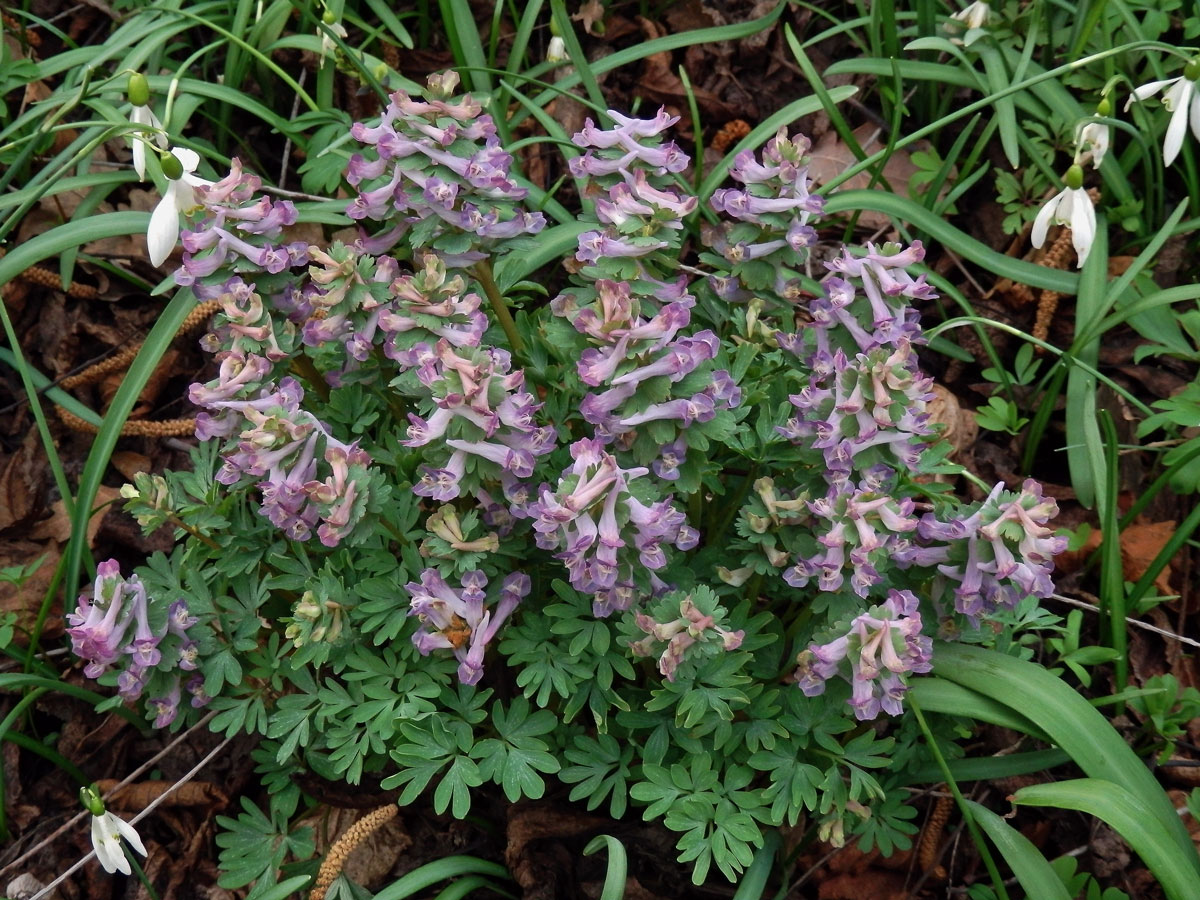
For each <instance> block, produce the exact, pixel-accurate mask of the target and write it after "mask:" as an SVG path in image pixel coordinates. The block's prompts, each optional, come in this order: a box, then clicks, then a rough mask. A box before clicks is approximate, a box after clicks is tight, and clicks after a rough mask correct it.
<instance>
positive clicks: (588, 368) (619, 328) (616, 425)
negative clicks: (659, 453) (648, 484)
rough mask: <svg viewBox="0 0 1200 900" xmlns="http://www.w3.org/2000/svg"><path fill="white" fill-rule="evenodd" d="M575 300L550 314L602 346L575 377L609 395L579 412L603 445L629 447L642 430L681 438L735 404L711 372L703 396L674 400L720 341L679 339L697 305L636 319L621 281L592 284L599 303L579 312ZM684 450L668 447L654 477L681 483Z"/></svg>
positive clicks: (686, 299)
mask: <svg viewBox="0 0 1200 900" xmlns="http://www.w3.org/2000/svg"><path fill="white" fill-rule="evenodd" d="M574 300H575V298H574V297H573V296H572V295H570V294H563V295H561V296H559V297H558V298H556V300H555V301H554V304H553V307H552V309H553V310H554V312H555V313H556V314H558V315H561V316H564V317H567V318H569V319H570V320H571V324H572V325H573V326H574V327H575V329H576V331H578V332H580V333H581V334H583V335H585V336H587V338H588V339H589V341H590V342H591V343H593V344H598V345H599V346H598V347H590V348H589V349H587V350H585V351H584V352H583V354H582V355H581V356H580V358H579V362H578V364H577V370H578V372H579V377H580V378H581V379H582V380H583V382H584V384H586V385H588V386H589V387H602V386H603V387H606V388H607V389H606V390H604V391H601V392H600V393H594V394H593V393H589V394H588V395H587V396H586V397H584V399H583V401H582V403H581V404H580V407H579V409H580V413H581V414H582V415H583V418H584V419H585V420H586V421H587V422H589V423H590V424H592V425H594V426H595V427H596V434H597V435H598V436H600V437H602V438H603V439H604V440H606V441H612V440H614V439H615V440H617V441H618V443H624V444H626V445H627V444H628V443H630V441H629V440H628V437H631V436H632V434H631V433H632V432H634V430H635V429H637V427H638V426H639V425H644V424H645V423H647V422H659V421H669V422H673V423H674V424H675V426H676V428H678V429H679V430H680V432H684V431H685V430H686V429H687V428H689V427H690V426H691V425H692V424H693V423H694V422H700V423H703V422H707V421H709V420H710V419H712V418H713V416H714V415H716V412H717V410H718V409H723V408H725V409H727V408H731V407H733V406H736V405H737V404H738V403H739V402H740V399H741V391H740V390H739V389H738V387H737V385H736V384H734V383H733V380H732V379H731V378H730V377H729V373H728V372H727V371H725V370H723V369H721V370H716V371H712V370H711V367H705V368H706V369H708V377H707V378H706V379H705V381H706V382H707V384H706V386H705V387H704V388H702V389H700V390H698V391H696V392H694V393H692V394H690V395H689V396H685V397H671V391H672V385H675V384H677V383H678V382H680V381H682V380H683V379H684V378H685V377H686V376H688V375H691V374H692V373H693V372H696V371H697V369H699V368H700V367H701V366H702V365H703V364H705V363H707V362H708V361H710V360H712V359H713V358H714V357H715V356H716V354H717V350H718V349H719V348H720V340H719V339H718V338H717V336H716V335H715V334H713V332H711V331H708V330H704V331H699V332H696V333H695V334H694V335H691V336H683V335H680V333H679V332H680V330H681V329H683V328H685V327H687V325H688V324H689V322H690V321H691V311H690V310H691V307H692V306H693V305H694V303H695V301H694V300H693V299H692V298H691V297H690V296H688V295H686V294H685V295H683V296H682V297H681V298H680V299H678V300H675V301H673V302H670V303H668V304H666V305H665V306H663V307H662V309H660V310H659V312H658V313H657V314H656V315H655V316H653V317H652V318H649V319H647V318H644V317H643V316H642V315H641V314H640V306H641V304H640V302H639V301H638V300H637V298H635V297H633V296H632V294H631V293H630V289H629V284H628V283H626V282H623V281H622V282H615V281H610V280H607V279H600V280H599V281H597V282H596V298H595V300H594V301H593V302H592V303H591V304H590V305H588V306H586V307H584V308H583V309H579V308H578V307H577V306H575V303H574ZM702 371H703V370H702ZM623 438H624V439H623ZM686 450H687V444H686V441H685V440H682V439H680V440H676V441H673V442H672V443H670V444H669V445H667V446H665V447H664V448H663V453H664V458H663V459H662V460H660V463H659V464H658V465H656V472H659V473H660V474H661V473H662V472H666V473H667V474H666V475H664V476H662V477H665V478H667V479H668V480H670V479H671V477H672V475H674V476H675V477H678V476H677V475H676V474H675V469H676V468H677V467H678V465H679V462H680V461H681V460H682V457H683V455H684V454H686Z"/></svg>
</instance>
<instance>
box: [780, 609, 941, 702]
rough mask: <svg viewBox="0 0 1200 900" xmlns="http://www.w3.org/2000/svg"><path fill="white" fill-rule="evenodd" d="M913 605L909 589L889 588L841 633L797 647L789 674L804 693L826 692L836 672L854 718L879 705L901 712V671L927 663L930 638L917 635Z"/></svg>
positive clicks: (903, 673)
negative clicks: (844, 684)
mask: <svg viewBox="0 0 1200 900" xmlns="http://www.w3.org/2000/svg"><path fill="white" fill-rule="evenodd" d="M917 605H918V603H917V597H916V595H915V594H913V593H912V592H911V591H897V590H890V591H888V598H887V600H886V601H885V602H884V603H882V604H881V605H879V606H874V607H872V608H871V609H869V610H867V611H866V612H864V613H863V614H862V615H860V616H857V617H856V618H855V619H854V621H853V622H851V623H850V628H849V629H848V630H847V631H846V633H845V634H844V635H842V636H841V637H839V638H837V639H835V640H833V641H831V642H829V643H827V644H815V643H814V644H810V645H809V647H808V649H807V650H804V651H802V652H801V653H800V654H799V656H797V657H796V662H797V663H798V666H797V668H796V671H795V673H794V675H793V679H794V680H795V681H796V683H797V684H798V685H799V686H800V689H801V690H802V691H804V694H805V696H808V697H815V696H817V695H818V694H823V693H824V692H825V684H826V682H827V681H828V680H829V679H830V678H832V677H833V676H834V675H841V676H842V677H843V678H845V679H846V680H848V681H849V682H850V687H851V694H850V700H849V705H850V708H851V709H853V710H854V715H855V717H856V718H858V719H860V720H867V719H874V718H875V717H876V716H878V715H879V713H880V711H881V710H882V711H883V712H886V713H887V714H888V715H891V716H898V715H900V712H901V698H903V696H904V693H905V692H906V691H907V690H908V685H907V684H906V682H905V678H904V676H906V675H907V674H908V673H910V672H917V673H921V672H928V671H929V670H930V668H931V666H930V662H929V659H930V654H931V652H932V649H933V646H932V641H931V640H930V639H929V638H928V637H925V636H924V635H922V634H921V614H920V613H919V612H918V611H917ZM847 659H848V660H849V662H850V674H849V676H847V675H846V673H845V666H844V664H843V663H844V661H845V660H847Z"/></svg>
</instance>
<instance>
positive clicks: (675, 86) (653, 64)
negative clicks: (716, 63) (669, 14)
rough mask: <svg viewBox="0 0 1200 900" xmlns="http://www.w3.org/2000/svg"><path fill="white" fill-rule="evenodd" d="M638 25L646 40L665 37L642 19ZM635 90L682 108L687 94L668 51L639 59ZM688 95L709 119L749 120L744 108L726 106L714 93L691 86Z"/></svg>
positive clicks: (645, 19)
mask: <svg viewBox="0 0 1200 900" xmlns="http://www.w3.org/2000/svg"><path fill="white" fill-rule="evenodd" d="M638 24H639V25H640V26H641V27H642V34H644V35H645V37H646V40H648V41H652V40H654V39H656V38H660V37H662V36H663V35H664V34H666V30H665V29H663V28H660V27H659V26H658V25H656V24H655V23H653V22H651V21H650V20H649V19H647V18H645V17H643V16H639V17H638ZM638 90H639V91H640V92H641V93H642V94H643V95H644V96H645V97H647V98H649V99H650V100H653V101H654V102H655V103H662V104H664V105H669V106H675V107H677V108H684V107H686V105H687V102H688V91H687V89H686V88H685V87H684V86H683V81H681V80H680V78H679V75H678V74H677V72H676V69H675V66H674V63H672V61H671V54H670V52H669V51H663V52H661V53H652V54H650V55H649V56H647V57H646V58H645V60H643V68H642V75H641V77H640V78H639V79H638ZM691 93H692V96H694V97H695V98H696V104H697V106H699V107H700V109H701V110H703V111H704V113H705V115H706V116H708V117H709V118H713V119H716V120H717V121H720V122H728V121H729V120H730V119H736V118H738V117H739V116H746V115H750V116H751V117H753V114H752V112H747V110H746V109H745V108H743V107H739V106H734V105H733V104H730V103H726V102H725V101H724V100H722V99H721V98H720V97H718V96H717V95H716V94H714V93H712V92H711V91H706V90H704V89H703V88H701V87H697V86H696V85H695V84H693V85H692V91H691Z"/></svg>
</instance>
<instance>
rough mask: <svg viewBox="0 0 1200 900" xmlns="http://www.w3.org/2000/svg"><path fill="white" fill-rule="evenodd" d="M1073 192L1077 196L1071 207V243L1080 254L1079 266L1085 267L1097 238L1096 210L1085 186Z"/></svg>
mask: <svg viewBox="0 0 1200 900" xmlns="http://www.w3.org/2000/svg"><path fill="white" fill-rule="evenodd" d="M1073 193H1074V194H1075V197H1074V199H1073V202H1072V207H1071V243H1072V244H1073V245H1074V246H1075V252H1076V253H1077V254H1079V268H1083V264H1084V263H1085V262H1087V258H1088V254H1089V253H1091V252H1092V244H1093V243H1094V242H1095V240H1096V210H1095V208H1094V207H1093V206H1092V199H1091V198H1090V197H1089V196H1088V195H1087V191H1085V190H1084V189H1083V188H1079V189H1078V190H1076V191H1073Z"/></svg>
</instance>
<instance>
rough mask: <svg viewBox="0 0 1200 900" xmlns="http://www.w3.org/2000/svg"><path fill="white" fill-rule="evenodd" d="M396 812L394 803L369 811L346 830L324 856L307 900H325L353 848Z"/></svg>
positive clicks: (396, 807)
mask: <svg viewBox="0 0 1200 900" xmlns="http://www.w3.org/2000/svg"><path fill="white" fill-rule="evenodd" d="M398 812H400V807H399V806H397V805H396V804H395V803H389V804H388V805H387V806H381V807H379V808H378V809H373V810H371V811H370V812H369V813H367V814H366V815H365V816H363V817H362V818H361V819H359V820H358V821H357V822H355V823H354V824H353V825H351V826H350V827H349V828H348V829H346V833H345V834H343V835H342V836H341V837H340V838H338V839H337V840H336V841H334V842H333V846H332V847H330V848H329V853H327V854H326V856H325V861H324V862H323V863H321V869H320V871H319V872H317V880H316V882H315V883H314V884H313V887H312V891H311V892H310V893H309V895H308V900H325V892H326V891H328V890H329V886H330V885H331V884H333V882H334V879H336V878H337V877H338V875H340V874H341V873H342V868H343V867H344V866H345V865H346V860H347V859H349V858H350V854H351V853H353V852H354V848H355V847H357V846H358V845H359V844H361V843H362V842H363V841H365V840H366V839H367V838H368V837H370V836H371V834H372V833H373V832H374V831H375V830H376V829H377V828H380V827H381V826H383V825H385V824H386V823H388V822H390V821H391V820H392V819H394V818H395V817H396V814H397V813H398Z"/></svg>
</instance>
